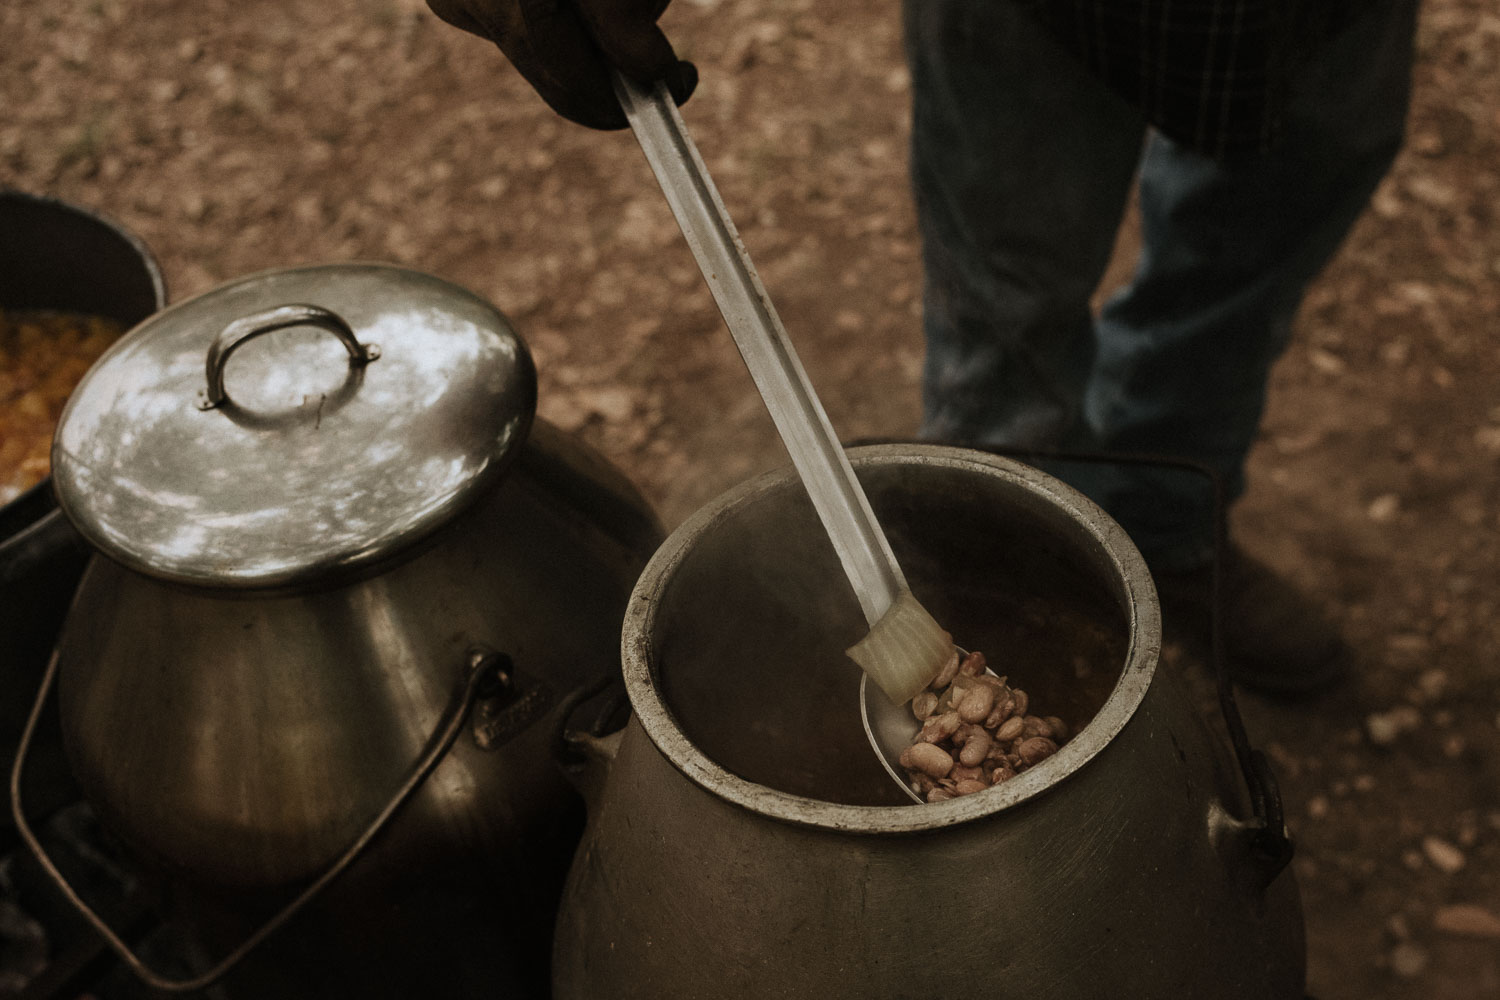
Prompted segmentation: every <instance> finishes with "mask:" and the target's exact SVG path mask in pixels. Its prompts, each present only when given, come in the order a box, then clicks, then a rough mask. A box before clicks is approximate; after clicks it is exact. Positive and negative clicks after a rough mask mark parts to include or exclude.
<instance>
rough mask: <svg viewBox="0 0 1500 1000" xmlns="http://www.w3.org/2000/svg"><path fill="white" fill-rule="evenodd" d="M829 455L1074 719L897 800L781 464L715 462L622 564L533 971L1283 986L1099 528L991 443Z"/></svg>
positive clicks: (817, 987) (1296, 914) (937, 598)
mask: <svg viewBox="0 0 1500 1000" xmlns="http://www.w3.org/2000/svg"><path fill="white" fill-rule="evenodd" d="M851 457H852V458H853V460H854V467H855V469H856V471H857V472H858V474H859V476H860V479H861V481H862V483H863V484H864V487H865V489H866V490H867V492H868V494H869V497H870V501H871V503H872V505H873V507H874V510H875V511H876V513H877V514H878V515H879V517H880V519H881V523H882V524H883V525H884V527H885V529H886V531H887V533H888V534H889V536H890V539H891V543H892V545H893V547H894V549H895V551H896V553H897V555H898V557H899V558H900V559H901V562H902V565H903V567H904V568H905V570H906V573H907V576H908V577H909V579H910V580H911V582H912V586H913V590H914V592H915V593H916V595H917V597H918V598H919V599H920V600H921V601H922V603H923V604H924V605H925V606H926V607H927V608H929V609H930V610H931V611H932V612H933V614H934V615H935V617H937V619H938V620H939V621H941V622H942V623H943V624H944V625H945V626H946V627H948V628H950V629H952V631H953V633H954V635H955V638H956V640H957V641H958V642H959V643H960V644H961V645H964V646H967V647H969V648H974V649H980V650H983V651H984V652H986V653H987V654H988V656H989V658H990V663H991V665H992V666H993V667H994V668H995V670H996V671H997V672H998V673H1000V674H1003V675H1008V676H1009V677H1010V679H1011V682H1012V683H1013V684H1016V685H1018V686H1020V687H1023V688H1024V689H1026V690H1027V691H1028V692H1029V693H1030V694H1031V697H1032V704H1033V705H1036V706H1046V708H1045V709H1044V711H1045V712H1046V713H1047V714H1056V715H1059V716H1061V717H1063V718H1064V719H1065V720H1067V721H1068V722H1069V723H1070V724H1071V725H1072V727H1073V728H1074V729H1075V730H1077V734H1076V735H1075V736H1074V737H1073V738H1072V739H1071V740H1070V741H1069V742H1067V743H1066V745H1064V746H1063V748H1062V749H1061V750H1060V752H1058V753H1057V754H1056V755H1055V756H1054V757H1052V758H1050V759H1048V760H1046V761H1044V762H1043V763H1041V764H1040V765H1038V766H1036V767H1034V768H1032V769H1030V770H1027V771H1024V772H1023V773H1022V774H1020V775H1019V776H1017V777H1016V778H1014V779H1012V780H1010V781H1008V782H1005V783H1003V784H1001V785H998V786H996V787H994V788H991V789H988V790H986V791H984V792H980V793H978V794H974V795H970V796H966V797H962V798H958V799H953V800H951V801H947V802H943V803H937V804H932V805H914V804H910V803H907V804H900V803H902V802H903V801H905V800H904V798H903V793H902V792H901V790H900V789H899V788H897V787H896V786H895V784H894V783H893V782H892V781H891V780H890V778H889V777H888V776H887V775H886V774H885V772H884V771H883V770H882V769H881V767H880V765H879V764H878V763H877V761H876V758H875V755H874V754H873V752H872V751H871V750H870V748H869V747H868V745H866V743H865V738H864V735H863V731H862V729H861V727H860V722H859V710H858V700H857V698H858V695H857V690H858V680H859V671H858V670H857V669H856V668H855V667H854V666H853V664H852V663H850V662H849V661H848V660H847V658H846V657H845V656H844V655H843V653H842V652H841V651H842V650H843V649H844V648H845V647H847V646H848V645H850V644H852V642H853V641H855V640H856V639H858V638H859V636H860V634H861V631H862V627H863V622H862V619H861V616H860V613H859V610H858V607H857V605H856V604H855V603H854V599H853V597H852V595H851V594H849V593H848V590H847V587H846V586H845V585H844V584H843V582H842V580H841V577H840V574H839V570H838V566H837V563H836V562H835V559H834V555H833V553H832V550H831V548H830V547H829V546H828V544H827V542H826V540H824V539H822V538H821V535H820V532H819V530H818V527H817V523H816V520H815V518H814V515H813V513H812V510H811V507H810V504H809V503H808V501H807V498H806V495H805V494H804V493H803V492H802V490H801V489H800V488H799V486H798V484H797V481H796V480H795V479H793V478H792V477H791V476H790V475H787V474H780V475H771V476H768V477H765V478H762V479H759V480H756V481H754V482H751V483H749V484H746V485H744V486H742V487H740V488H738V489H736V490H734V491H732V492H730V493H729V494H727V495H726V496H724V497H722V498H720V499H719V500H717V501H716V502H714V503H712V504H710V505H709V506H708V507H707V508H705V509H704V510H702V511H700V512H699V513H698V514H696V515H695V516H694V517H693V518H691V519H690V520H689V521H688V522H687V523H685V524H683V525H682V526H681V527H680V528H679V529H678V530H677V531H676V532H675V533H674V534H673V535H672V536H671V537H670V538H669V539H668V541H667V542H666V543H665V544H664V545H663V547H662V548H661V549H660V550H659V551H658V553H657V555H656V556H655V557H654V558H653V560H652V561H651V563H650V564H649V565H648V567H647V569H646V571H645V573H644V574H643V575H642V577H641V580H640V582H639V583H638V584H637V586H636V589H635V592H634V594H633V596H632V599H631V604H630V609H629V611H628V614H627V618H626V624H625V631H624V639H623V657H624V668H625V680H626V687H627V690H628V692H629V695H630V699H631V703H632V705H633V707H634V709H635V715H634V718H633V720H632V721H631V722H630V723H629V725H628V726H627V727H626V728H625V729H624V730H623V733H622V734H621V735H619V736H618V737H617V738H616V739H615V740H611V741H609V742H593V743H592V744H591V745H592V747H593V750H594V752H595V758H594V759H593V761H592V762H591V763H590V764H588V765H587V766H586V767H585V769H584V771H583V773H582V775H581V778H582V779H583V784H584V785H585V787H588V788H590V789H591V791H590V801H589V826H588V830H587V832H586V834H585V836H584V840H583V843H582V845H581V846H580V848H579V852H578V855H577V857H576V859H575V861H574V865H573V869H572V872H571V874H570V876H569V881H568V886H567V891H566V894H565V897H564V902H563V907H562V912H561V914H560V917H559V923H558V934H557V941H556V949H555V954H554V962H553V985H554V992H555V995H556V996H557V997H558V998H559V1000H582V998H593V997H599V996H611V997H661V996H671V997H676V998H693V997H701V998H716V1000H724V998H739V997H747V998H748V997H765V996H776V997H797V998H807V1000H831V998H860V1000H870V998H892V1000H894V998H898V997H899V998H910V997H964V996H981V995H982V996H988V997H1012V998H1018V1000H1019V998H1030V1000H1042V998H1056V1000H1064V998H1066V1000H1079V998H1088V997H1101V998H1103V997H1109V998H1126V997H1128V998H1141V1000H1160V998H1163V997H1210V996H1211V997H1215V998H1246V1000H1248V998H1256V1000H1269V998H1300V997H1301V996H1302V987H1303V975H1304V943H1303V935H1302V920H1301V912H1300V904H1299V900H1298V894H1297V889H1296V886H1295V884H1294V882H1293V877H1292V874H1291V871H1290V870H1289V869H1286V868H1284V863H1285V858H1284V857H1281V858H1270V857H1266V856H1264V855H1263V854H1262V853H1261V852H1260V851H1259V850H1258V849H1257V845H1258V844H1259V843H1261V842H1262V841H1263V839H1264V838H1263V834H1264V833H1265V830H1264V824H1263V822H1262V821H1261V820H1259V819H1257V817H1256V816H1255V814H1254V811H1253V809H1252V806H1251V803H1250V801H1249V796H1247V793H1246V787H1245V785H1244V783H1243V780H1242V779H1241V778H1240V775H1239V772H1238V771H1237V770H1236V767H1235V762H1234V758H1233V757H1232V756H1231V755H1230V754H1229V752H1228V748H1227V747H1226V746H1225V745H1223V744H1221V743H1220V742H1219V741H1218V740H1216V739H1215V738H1214V737H1213V736H1211V734H1210V730H1209V729H1208V727H1207V726H1206V725H1205V721H1204V720H1203V719H1202V718H1201V717H1200V716H1199V715H1198V714H1197V713H1196V712H1195V711H1194V710H1193V709H1192V708H1191V707H1190V705H1189V703H1188V701H1187V700H1186V699H1185V698H1184V697H1183V694H1182V693H1181V691H1180V690H1179V688H1178V686H1177V685H1176V684H1174V683H1173V678H1172V677H1171V676H1169V675H1168V674H1166V673H1165V672H1163V670H1161V669H1160V668H1159V666H1158V662H1157V655H1158V649H1159V635H1160V629H1159V612H1158V607H1157V603H1156V597H1155V591H1154V588H1153V586H1152V583H1151V580H1150V577H1149V576H1148V574H1147V572H1146V569H1145V566H1144V564H1143V562H1142V560H1141V558H1140V556H1139V554H1138V553H1137V552H1136V550H1135V549H1134V547H1133V546H1132V545H1131V544H1130V542H1129V541H1128V539H1127V538H1126V536H1125V534H1124V533H1123V532H1122V531H1121V530H1120V529H1119V527H1118V526H1117V525H1115V524H1114V523H1113V522H1112V521H1110V520H1109V519H1108V518H1107V517H1106V516H1105V515H1104V514H1103V513H1102V512H1101V511H1100V510H1099V509H1098V508H1097V507H1095V506H1094V505H1093V504H1092V503H1090V502H1089V501H1088V500H1087V499H1085V498H1084V497H1082V496H1081V495H1080V494H1078V493H1076V492H1075V491H1073V490H1071V489H1069V488H1068V487H1066V486H1064V485H1062V484H1061V483H1059V482H1057V481H1056V480H1053V479H1051V478H1049V477H1047V476H1044V475H1043V474H1041V473H1039V472H1036V471H1035V470H1032V469H1029V468H1027V467H1025V466H1022V465H1019V464H1017V463H1015V462H1012V461H1009V460H1006V459H1002V458H997V457H993V456H988V455H983V454H979V453H974V452H968V451H961V450H956V449H945V448H936V447H929V446H877V447H872V448H862V449H855V450H854V451H852V452H851ZM588 742H589V741H585V743H588ZM1273 832H1274V833H1277V834H1280V833H1281V832H1283V831H1280V830H1277V831H1273Z"/></svg>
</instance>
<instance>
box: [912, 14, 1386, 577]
mask: <svg viewBox="0 0 1500 1000" xmlns="http://www.w3.org/2000/svg"><path fill="white" fill-rule="evenodd" d="M1360 9H1361V11H1362V12H1361V13H1360V14H1359V15H1358V16H1357V17H1356V19H1355V20H1354V21H1353V22H1351V23H1350V24H1349V25H1348V26H1346V27H1345V28H1344V29H1343V30H1342V31H1341V32H1340V33H1339V34H1338V35H1337V36H1336V37H1335V38H1333V39H1332V40H1331V41H1330V42H1329V43H1328V44H1327V45H1326V46H1324V47H1323V48H1322V51H1320V52H1319V53H1318V54H1317V55H1316V57H1315V58H1312V59H1309V60H1307V61H1306V62H1305V64H1303V65H1302V66H1301V68H1300V69H1299V70H1298V72H1297V73H1296V75H1295V77H1294V79H1293V80H1292V81H1291V90H1290V104H1289V107H1288V108H1287V114H1286V119H1285V128H1284V130H1283V135H1282V138H1281V141H1280V143H1279V144H1278V145H1277V147H1276V148H1275V149H1274V150H1273V151H1272V152H1270V153H1268V154H1265V155H1260V156H1255V157H1246V158H1240V159H1234V160H1229V161H1223V162H1220V161H1215V160H1213V159H1210V158H1208V157H1206V156H1203V155H1201V154H1198V153H1195V152H1193V151H1192V150H1190V149H1187V148H1185V147H1183V146H1180V145H1178V144H1177V143H1174V142H1173V141H1172V140H1171V139H1169V138H1167V137H1165V136H1163V135H1161V134H1159V133H1156V132H1154V131H1152V130H1150V129H1148V128H1147V126H1146V123H1145V122H1144V121H1142V119H1141V117H1140V116H1139V114H1138V113H1137V112H1135V111H1134V110H1133V109H1132V108H1131V107H1130V106H1129V105H1128V104H1126V103H1125V102H1123V101H1122V100H1121V99H1119V98H1118V97H1116V96H1114V95H1113V94H1112V93H1110V92H1108V91H1107V90H1105V89H1104V88H1103V87H1102V86H1101V85H1099V84H1098V83H1097V82H1096V81H1095V80H1094V79H1093V78H1092V77H1091V76H1089V75H1088V73H1087V72H1086V71H1084V70H1083V69H1082V67H1081V66H1079V65H1078V64H1076V63H1075V62H1074V61H1072V60H1071V59H1070V57H1069V56H1068V55H1067V54H1066V53H1064V52H1063V51H1062V50H1061V49H1059V47H1058V46H1057V45H1056V44H1055V43H1054V42H1053V41H1052V40H1051V39H1050V38H1049V37H1048V36H1047V35H1046V34H1045V33H1044V32H1042V31H1041V30H1040V29H1039V28H1038V27H1036V26H1035V25H1033V24H1032V23H1031V21H1030V20H1029V19H1028V18H1027V17H1026V16H1025V15H1024V14H1023V13H1021V12H1020V10H1019V9H1018V8H1017V7H1016V6H1015V5H1014V4H1012V3H1010V2H1007V0H906V7H905V23H906V44H907V56H908V60H909V62H910V65H911V72H912V92H913V123H912V183H913V187H914V189H915V195H916V203H917V211H918V217H919V220H920V225H921V233H922V240H923V265H924V268H925V271H926V282H925V287H924V293H923V308H924V323H923V325H924V331H925V334H926V338H927V356H926V364H925V369H924V373H923V424H922V428H921V435H922V437H924V438H926V439H935V440H944V441H952V442H963V443H969V444H975V445H989V446H1003V447H1020V448H1049V449H1062V450H1075V451H1089V452H1108V453H1132V454H1150V455H1160V456H1167V457H1172V458H1176V459H1181V460H1186V461H1189V462H1193V463H1197V464H1200V465H1203V466H1207V467H1208V468H1210V469H1212V470H1213V471H1214V472H1215V473H1216V474H1217V475H1218V476H1219V477H1220V479H1221V481H1222V483H1223V484H1224V486H1225V487H1226V492H1227V495H1228V496H1229V497H1230V498H1233V497H1235V496H1237V495H1238V494H1239V493H1240V492H1241V491H1242V490H1243V488H1244V464H1245V457H1246V454H1247V452H1248V451H1249V449H1250V446H1251V444H1252V442H1253V440H1254V438H1255V435H1256V430H1257V426H1258V424H1259V422H1260V418H1261V413H1262V410H1263V408H1264V403H1265V394H1266V383H1267V378H1268V375H1269V371H1270V367H1271V365H1272V363H1273V362H1274V361H1275V360H1276V358H1277V357H1278V356H1279V355H1280V354H1281V352H1282V351H1283V350H1284V349H1285V347H1286V345H1287V341H1288V337H1289V334H1290V330H1291V325H1292V319H1293V317H1294V315H1295V313H1296V311H1297V307H1298V304H1299V303H1300V301H1301V299H1302V295H1303V292H1304V290H1305V288H1306V286H1307V284H1308V282H1309V281H1311V280H1312V278H1313V277H1314V276H1315V275H1316V274H1317V272H1318V271H1319V270H1320V269H1321V268H1322V266H1323V265H1324V264H1325V263H1326V262H1327V260H1328V259H1329V257H1331V256H1332V255H1333V253H1334V251H1335V250H1336V249H1337V248H1338V245H1339V243H1340V242H1341V241H1342V240H1343V238H1344V236H1345V234H1346V233H1347V232H1348V230H1349V228H1350V226H1351V225H1352V224H1353V222H1354V220H1355V219H1356V218H1357V217H1358V215H1359V213H1360V212H1361V210H1362V209H1363V208H1364V206H1365V205H1366V203H1367V202H1368V200H1369V198H1370V195H1371V193H1372V192H1373V191H1374V189H1375V186H1376V185H1377V184H1378V182H1379V181H1380V179H1381V177H1382V176H1384V174H1385V173H1386V171H1387V169H1388V168H1389V166H1390V163H1391V161H1392V159H1393V158H1394V156H1395V154H1396V152H1397V150H1398V149H1399V147H1400V144H1401V140H1402V135H1403V130H1404V122H1405V117H1406V107H1407V102H1408V97H1409V82H1410V72H1411V58H1412V35H1413V30H1414V21H1415V13H1416V10H1415V9H1416V0H1371V2H1370V3H1368V4H1366V5H1364V6H1363V7H1361V8H1360ZM1137 175H1139V179H1140V207H1141V216H1142V236H1143V249H1142V253H1141V257H1140V262H1139V266H1138V268H1137V270H1136V272H1135V274H1134V276H1133V278H1132V280H1131V282H1130V284H1129V286H1128V287H1126V288H1125V289H1124V290H1122V291H1121V292H1119V293H1118V294H1117V295H1115V296H1114V297H1113V298H1111V299H1110V300H1109V301H1108V302H1107V303H1106V304H1105V306H1104V307H1103V309H1102V311H1101V312H1100V314H1099V315H1098V316H1097V317H1095V316H1094V315H1093V314H1092V313H1091V310H1090V297H1091V296H1092V294H1093V292H1094V290H1095V288H1096V286H1097V284H1098V282H1099V279H1100V277H1101V276H1102V274H1103V271H1104V268H1105V266H1106V265H1107V264H1108V261H1109V257H1110V254H1111V251H1112V248H1113V245H1114V240H1115V237H1116V233H1117V230H1118V227H1119V224H1120V221H1121V218H1122V217H1123V215H1124V211H1125V207H1126V204H1127V199H1128V198H1129V195H1130V190H1131V186H1132V181H1133V180H1134V178H1135V177H1136V176H1137ZM1052 471H1054V472H1056V473H1057V474H1059V475H1061V476H1063V477H1064V478H1066V479H1068V480H1070V481H1071V482H1073V484H1074V485H1075V486H1078V487H1079V488H1080V489H1083V490H1084V491H1085V492H1086V493H1089V494H1090V495H1092V496H1093V497H1094V499H1096V500H1097V501H1099V502H1100V503H1101V504H1102V505H1103V506H1104V507H1105V509H1106V510H1108V511H1109V512H1110V513H1111V514H1112V515H1113V516H1114V517H1115V518H1116V519H1117V520H1119V521H1120V523H1121V524H1122V525H1123V526H1124V528H1125V529H1126V531H1127V532H1129V533H1130V534H1131V536H1132V537H1133V538H1134V539H1135V541H1136V543H1137V545H1138V546H1139V547H1140V548H1141V550H1142V552H1143V554H1144V555H1145V556H1146V557H1147V559H1148V560H1149V561H1151V563H1152V565H1153V566H1155V567H1156V568H1158V569H1159V570H1174V569H1188V568H1192V567H1194V566H1197V565H1201V564H1202V563H1203V562H1204V561H1206V560H1207V558H1208V556H1209V554H1210V553H1211V551H1212V540H1213V521H1212V514H1213V497H1212V491H1211V485H1210V482H1209V480H1207V479H1206V478H1205V477H1203V476H1200V475H1193V474H1184V473H1182V472H1180V471H1175V470H1172V469H1169V468H1162V467H1155V466H1128V465H1103V466H1100V465H1089V464H1066V465H1060V466H1056V467H1052Z"/></svg>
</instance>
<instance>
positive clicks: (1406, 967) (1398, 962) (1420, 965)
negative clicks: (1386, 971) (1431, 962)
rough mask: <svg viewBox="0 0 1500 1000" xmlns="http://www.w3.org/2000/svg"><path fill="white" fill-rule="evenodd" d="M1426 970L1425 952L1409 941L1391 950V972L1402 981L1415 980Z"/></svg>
mask: <svg viewBox="0 0 1500 1000" xmlns="http://www.w3.org/2000/svg"><path fill="white" fill-rule="evenodd" d="M1425 968H1427V952H1425V951H1423V950H1422V949H1421V948H1418V947H1417V946H1416V945H1414V944H1412V943H1411V942H1410V941H1403V942H1402V943H1400V944H1398V945H1396V947H1394V948H1392V949H1391V971H1392V972H1394V973H1395V974H1396V975H1398V976H1400V977H1401V978H1402V979H1415V978H1416V977H1417V976H1420V975H1421V974H1422V970H1423V969H1425Z"/></svg>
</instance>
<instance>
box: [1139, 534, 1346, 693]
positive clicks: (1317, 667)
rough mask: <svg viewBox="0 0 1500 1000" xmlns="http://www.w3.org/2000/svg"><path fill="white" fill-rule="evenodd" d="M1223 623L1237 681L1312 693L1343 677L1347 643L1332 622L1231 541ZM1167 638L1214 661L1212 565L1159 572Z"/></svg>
mask: <svg viewBox="0 0 1500 1000" xmlns="http://www.w3.org/2000/svg"><path fill="white" fill-rule="evenodd" d="M1223 562H1224V566H1223V578H1222V587H1223V592H1222V597H1221V609H1220V629H1221V630H1222V633H1223V640H1224V646H1223V650H1224V663H1225V667H1226V669H1227V670H1228V672H1229V676H1230V677H1231V678H1232V679H1233V680H1234V681H1235V683H1237V684H1239V685H1241V686H1243V687H1246V688H1249V689H1251V690H1254V691H1258V692H1260V693H1262V694H1266V695H1270V696H1273V697H1279V698H1301V697H1307V696H1310V695H1313V694H1316V693H1318V692H1320V691H1323V690H1326V689H1327V688H1330V687H1332V686H1333V685H1335V684H1337V683H1338V682H1339V681H1340V680H1342V679H1343V677H1344V674H1345V670H1346V667H1347V660H1348V647H1347V646H1346V645H1345V644H1344V641H1343V638H1342V636H1340V635H1339V631H1338V629H1337V627H1336V626H1335V625H1334V624H1333V623H1332V622H1330V621H1329V620H1328V618H1327V617H1326V616H1325V615H1324V614H1323V612H1322V610H1321V609H1319V608H1318V607H1317V605H1316V604H1315V603H1314V602H1313V601H1312V600H1311V599H1310V598H1309V597H1308V595H1307V594H1305V593H1303V592H1302V591H1301V590H1300V589H1298V588H1297V587H1296V586H1294V585H1293V584H1292V583H1291V582H1289V581H1288V580H1286V579H1284V578H1283V577H1281V576H1280V575H1279V574H1277V573H1276V572H1275V571H1274V570H1272V569H1271V568H1270V567H1268V566H1266V565H1265V564H1264V563H1261V562H1260V561H1259V560H1256V559H1254V558H1252V557H1250V556H1248V555H1246V554H1245V553H1244V551H1243V550H1241V549H1240V548H1239V547H1238V546H1236V545H1233V544H1231V545H1229V546H1228V547H1227V550H1226V552H1225V554H1224V558H1223ZM1152 575H1153V577H1154V578H1155V580H1156V587H1157V592H1158V594H1159V596H1160V598H1161V607H1162V628H1163V632H1164V635H1165V638H1166V640H1167V641H1168V642H1172V641H1176V642H1179V643H1181V644H1182V645H1183V646H1184V647H1185V648H1186V649H1187V650H1188V651H1189V652H1191V653H1193V654H1196V655H1198V656H1201V657H1203V659H1204V660H1205V662H1211V660H1210V659H1209V657H1210V631H1209V629H1210V623H1211V621H1212V613H1213V571H1212V567H1211V566H1204V567H1202V568H1199V569H1195V570H1189V571H1187V572H1172V573H1156V572H1153V574H1152Z"/></svg>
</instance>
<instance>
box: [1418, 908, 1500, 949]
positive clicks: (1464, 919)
mask: <svg viewBox="0 0 1500 1000" xmlns="http://www.w3.org/2000/svg"><path fill="white" fill-rule="evenodd" d="M1432 926H1434V927H1436V928H1437V929H1438V930H1440V931H1442V932H1443V933H1445V934H1456V935H1458V936H1460V937H1477V938H1486V939H1489V940H1495V941H1500V916H1496V915H1495V914H1494V913H1493V912H1492V911H1490V910H1487V909H1485V908H1484V907H1482V906H1475V905H1473V904H1471V903H1455V904H1453V905H1451V906H1444V907H1442V908H1440V909H1439V910H1438V911H1437V912H1436V913H1434V914H1433V915H1432Z"/></svg>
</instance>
